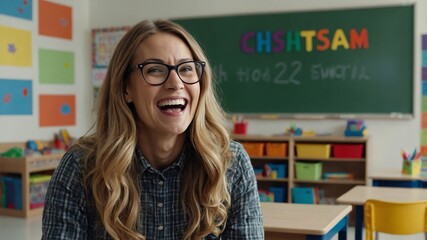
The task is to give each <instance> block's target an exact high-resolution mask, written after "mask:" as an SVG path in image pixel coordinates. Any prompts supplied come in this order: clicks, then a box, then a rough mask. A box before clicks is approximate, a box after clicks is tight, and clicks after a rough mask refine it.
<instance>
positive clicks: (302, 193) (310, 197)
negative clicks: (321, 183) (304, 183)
mask: <svg viewBox="0 0 427 240" xmlns="http://www.w3.org/2000/svg"><path fill="white" fill-rule="evenodd" d="M316 195H317V191H316V190H315V188H312V187H294V188H292V202H293V203H305V204H315V203H317V201H316V200H317V199H318V196H316Z"/></svg>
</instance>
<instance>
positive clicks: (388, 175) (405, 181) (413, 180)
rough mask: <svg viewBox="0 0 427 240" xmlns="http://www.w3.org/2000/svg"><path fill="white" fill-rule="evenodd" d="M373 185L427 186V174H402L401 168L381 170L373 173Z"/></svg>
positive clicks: (371, 177) (371, 176)
mask: <svg viewBox="0 0 427 240" xmlns="http://www.w3.org/2000/svg"><path fill="white" fill-rule="evenodd" d="M369 178H370V179H372V185H373V186H378V187H418V188H423V187H426V186H427V175H424V173H422V174H421V175H417V176H411V175H407V174H402V170H401V169H386V170H382V171H381V172H377V173H374V174H371V175H370V176H369Z"/></svg>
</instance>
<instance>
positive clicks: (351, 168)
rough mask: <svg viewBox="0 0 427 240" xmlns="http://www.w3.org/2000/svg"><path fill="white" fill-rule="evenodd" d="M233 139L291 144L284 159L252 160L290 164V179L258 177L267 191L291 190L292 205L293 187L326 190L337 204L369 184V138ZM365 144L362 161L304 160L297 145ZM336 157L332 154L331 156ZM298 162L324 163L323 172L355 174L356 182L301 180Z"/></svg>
mask: <svg viewBox="0 0 427 240" xmlns="http://www.w3.org/2000/svg"><path fill="white" fill-rule="evenodd" d="M232 138H233V139H234V140H236V141H238V142H242V143H243V142H258V143H260V142H262V143H268V142H271V143H277V142H280V143H287V146H288V155H287V156H286V157H283V158H278V157H267V156H262V157H258V156H257V157H251V161H252V163H254V162H256V163H260V162H265V163H278V162H284V163H287V164H288V167H287V171H288V172H287V178H276V179H273V178H267V177H262V178H261V177H258V178H257V181H258V186H262V187H264V188H265V187H266V186H269V185H274V186H281V187H284V188H286V189H287V191H288V192H287V196H288V197H287V202H289V203H291V202H292V188H293V187H299V186H300V187H317V188H319V189H324V192H325V197H326V198H329V199H333V200H335V199H336V198H338V197H339V196H340V195H342V194H344V193H345V192H347V191H348V190H350V189H351V188H353V187H354V186H356V185H367V184H368V176H367V172H368V159H369V154H368V152H369V151H368V150H369V149H370V147H369V137H345V136H313V137H304V136H264V135H262V136H261V135H240V134H235V135H232ZM299 143H304V144H305V143H310V144H317V143H318V144H363V146H364V147H363V157H362V158H336V157H328V158H301V157H298V156H297V151H296V144H299ZM330 156H332V150H331V154H330ZM297 161H304V162H322V164H323V167H322V172H323V173H325V172H329V171H333V172H336V171H345V172H349V173H352V174H353V175H354V179H320V180H300V179H297V178H296V173H295V171H296V170H295V163H296V162H297Z"/></svg>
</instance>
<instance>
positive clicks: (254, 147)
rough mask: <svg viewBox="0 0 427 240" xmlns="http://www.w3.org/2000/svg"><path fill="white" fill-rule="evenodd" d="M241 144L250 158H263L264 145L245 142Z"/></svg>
mask: <svg viewBox="0 0 427 240" xmlns="http://www.w3.org/2000/svg"><path fill="white" fill-rule="evenodd" d="M242 144H243V147H244V148H245V150H246V152H247V153H248V155H249V156H250V157H262V156H264V143H255V142H245V143H242Z"/></svg>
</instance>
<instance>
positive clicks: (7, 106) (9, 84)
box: [0, 79, 33, 115]
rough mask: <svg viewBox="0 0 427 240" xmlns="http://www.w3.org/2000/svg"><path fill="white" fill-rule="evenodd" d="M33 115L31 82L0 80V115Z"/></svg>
mask: <svg viewBox="0 0 427 240" xmlns="http://www.w3.org/2000/svg"><path fill="white" fill-rule="evenodd" d="M31 114H33V86H32V81H31V80H14V79H0V115H31Z"/></svg>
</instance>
